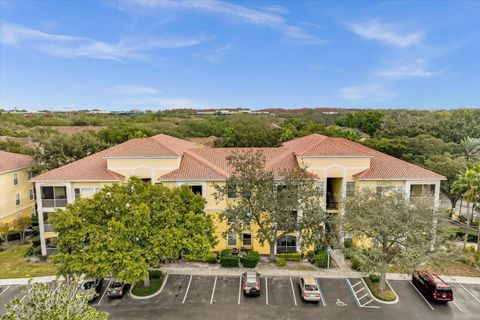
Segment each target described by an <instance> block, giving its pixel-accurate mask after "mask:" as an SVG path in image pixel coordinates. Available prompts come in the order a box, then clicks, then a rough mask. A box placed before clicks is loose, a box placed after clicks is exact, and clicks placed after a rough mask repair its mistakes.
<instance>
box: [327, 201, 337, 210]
mask: <svg viewBox="0 0 480 320" xmlns="http://www.w3.org/2000/svg"><path fill="white" fill-rule="evenodd" d="M335 209H338V202H337V201H327V210H335Z"/></svg>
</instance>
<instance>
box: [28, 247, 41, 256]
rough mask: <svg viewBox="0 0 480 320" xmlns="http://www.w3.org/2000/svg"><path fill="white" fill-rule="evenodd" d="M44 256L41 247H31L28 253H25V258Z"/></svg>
mask: <svg viewBox="0 0 480 320" xmlns="http://www.w3.org/2000/svg"><path fill="white" fill-rule="evenodd" d="M41 254H42V248H41V247H30V248H28V250H27V252H25V257H33V256H39V255H41Z"/></svg>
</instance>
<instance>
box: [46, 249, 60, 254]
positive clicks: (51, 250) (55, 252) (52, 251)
mask: <svg viewBox="0 0 480 320" xmlns="http://www.w3.org/2000/svg"><path fill="white" fill-rule="evenodd" d="M57 253H58V249H57V248H47V256H51V255H53V254H57Z"/></svg>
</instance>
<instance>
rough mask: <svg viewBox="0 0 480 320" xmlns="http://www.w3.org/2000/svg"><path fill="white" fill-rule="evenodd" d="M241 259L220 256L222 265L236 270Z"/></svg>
mask: <svg viewBox="0 0 480 320" xmlns="http://www.w3.org/2000/svg"><path fill="white" fill-rule="evenodd" d="M239 261H240V258H239V257H238V256H232V255H220V265H221V266H222V267H226V268H236V267H238V263H239Z"/></svg>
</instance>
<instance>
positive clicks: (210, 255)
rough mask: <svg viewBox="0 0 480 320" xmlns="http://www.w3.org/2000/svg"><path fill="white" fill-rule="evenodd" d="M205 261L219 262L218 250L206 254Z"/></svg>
mask: <svg viewBox="0 0 480 320" xmlns="http://www.w3.org/2000/svg"><path fill="white" fill-rule="evenodd" d="M205 262H206V263H210V264H214V263H217V253H216V252H209V253H207V255H206V256H205Z"/></svg>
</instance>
